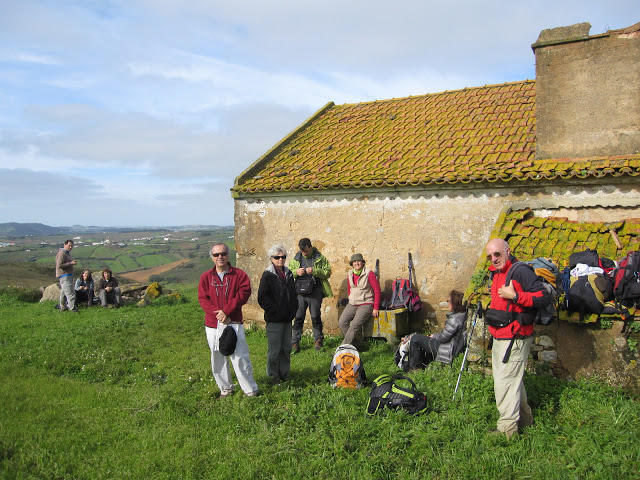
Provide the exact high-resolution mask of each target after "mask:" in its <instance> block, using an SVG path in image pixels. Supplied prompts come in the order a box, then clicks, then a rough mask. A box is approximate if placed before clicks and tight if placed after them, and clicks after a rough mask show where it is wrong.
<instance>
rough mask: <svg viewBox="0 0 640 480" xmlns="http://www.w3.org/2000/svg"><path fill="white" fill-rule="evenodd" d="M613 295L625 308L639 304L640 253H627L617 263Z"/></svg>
mask: <svg viewBox="0 0 640 480" xmlns="http://www.w3.org/2000/svg"><path fill="white" fill-rule="evenodd" d="M613 295H614V296H615V298H616V300H617V301H618V302H620V303H621V304H622V305H624V306H625V307H631V306H633V305H636V304H640V251H635V252H629V253H628V254H627V256H626V257H624V258H623V259H622V260H620V261H619V262H618V268H617V269H616V271H615V275H614V277H613Z"/></svg>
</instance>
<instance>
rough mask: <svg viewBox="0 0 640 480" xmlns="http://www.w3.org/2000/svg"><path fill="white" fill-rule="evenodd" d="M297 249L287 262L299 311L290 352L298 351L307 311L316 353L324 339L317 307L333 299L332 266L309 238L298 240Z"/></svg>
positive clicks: (292, 331)
mask: <svg viewBox="0 0 640 480" xmlns="http://www.w3.org/2000/svg"><path fill="white" fill-rule="evenodd" d="M298 247H299V248H300V251H299V252H298V253H296V255H295V257H293V259H292V260H291V261H290V262H289V270H291V272H293V278H294V279H295V283H296V294H297V295H298V310H297V312H296V319H295V321H294V322H293V328H292V330H291V344H292V345H291V349H292V350H293V353H298V352H299V351H300V338H301V337H302V327H303V325H304V317H305V315H306V313H307V308H309V314H310V315H311V324H312V326H313V339H314V342H315V349H316V350H320V349H321V348H322V344H323V341H324V336H323V335H322V319H321V317H320V307H321V305H322V299H323V298H324V297H332V296H333V292H332V291H331V285H329V277H330V276H331V265H329V262H328V261H327V259H326V257H325V256H324V255H322V254H321V253H320V252H319V251H318V249H317V248H315V247H313V246H312V245H311V240H309V239H308V238H302V239H300V241H299V242H298Z"/></svg>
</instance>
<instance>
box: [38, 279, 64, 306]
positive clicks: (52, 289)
mask: <svg viewBox="0 0 640 480" xmlns="http://www.w3.org/2000/svg"><path fill="white" fill-rule="evenodd" d="M50 300H53V301H55V302H58V301H60V286H59V285H58V284H57V283H52V284H51V285H49V286H48V287H47V288H45V289H44V292H43V293H42V298H41V299H40V301H41V302H47V301H50Z"/></svg>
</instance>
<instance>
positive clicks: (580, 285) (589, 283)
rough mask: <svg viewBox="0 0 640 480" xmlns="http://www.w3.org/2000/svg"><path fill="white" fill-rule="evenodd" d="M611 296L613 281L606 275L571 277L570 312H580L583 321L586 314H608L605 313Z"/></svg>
mask: <svg viewBox="0 0 640 480" xmlns="http://www.w3.org/2000/svg"><path fill="white" fill-rule="evenodd" d="M611 296H612V289H611V280H610V279H609V277H607V276H605V275H602V274H590V275H582V276H580V277H571V287H570V288H569V291H568V292H567V303H568V310H569V311H571V312H579V313H580V320H583V318H584V315H585V314H596V315H600V314H602V313H608V312H605V303H606V302H607V301H609V300H610V299H611Z"/></svg>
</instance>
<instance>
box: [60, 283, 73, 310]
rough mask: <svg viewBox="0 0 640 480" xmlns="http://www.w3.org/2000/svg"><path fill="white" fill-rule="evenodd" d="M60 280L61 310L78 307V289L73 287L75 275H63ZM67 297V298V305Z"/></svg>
mask: <svg viewBox="0 0 640 480" xmlns="http://www.w3.org/2000/svg"><path fill="white" fill-rule="evenodd" d="M59 280H60V302H59V303H60V310H64V309H65V308H68V309H69V310H74V309H75V308H76V290H75V288H74V287H73V276H72V275H63V276H62V277H60V278H59ZM65 297H66V298H67V301H66V305H65Z"/></svg>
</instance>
